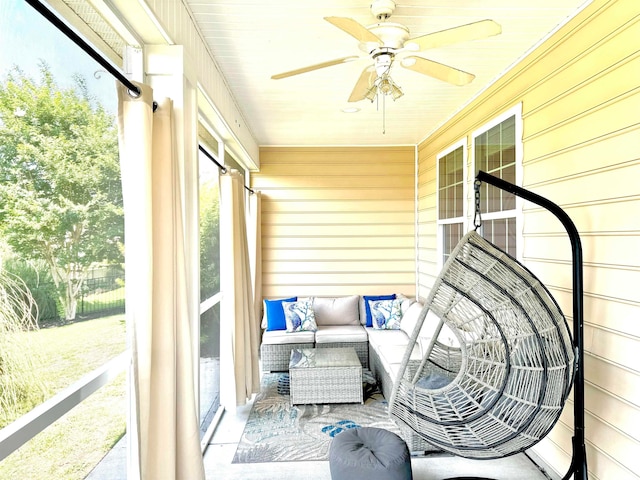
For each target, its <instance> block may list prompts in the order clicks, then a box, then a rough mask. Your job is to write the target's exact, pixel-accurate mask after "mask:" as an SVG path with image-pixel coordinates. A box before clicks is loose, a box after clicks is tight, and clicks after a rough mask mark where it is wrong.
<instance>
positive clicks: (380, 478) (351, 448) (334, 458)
mask: <svg viewBox="0 0 640 480" xmlns="http://www.w3.org/2000/svg"><path fill="white" fill-rule="evenodd" d="M329 469H330V471H331V479H332V480H412V479H413V474H412V473H411V456H410V454H409V449H408V448H407V444H406V443H404V440H402V439H401V438H400V437H399V436H398V435H396V434H395V433H393V432H390V431H388V430H383V429H381V428H373V427H362V428H354V429H351V430H346V431H344V432H342V433H340V434H338V435H336V436H335V437H334V439H333V441H332V442H331V447H330V448H329Z"/></svg>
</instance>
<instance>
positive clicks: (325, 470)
mask: <svg viewBox="0 0 640 480" xmlns="http://www.w3.org/2000/svg"><path fill="white" fill-rule="evenodd" d="M250 411H251V404H247V405H245V406H243V407H238V409H237V411H236V412H235V413H234V412H225V413H224V415H223V416H222V419H221V421H220V423H219V425H218V427H217V429H216V431H215V433H214V435H213V438H212V439H211V441H210V443H209V446H208V448H207V451H206V453H205V456H204V465H205V471H206V476H207V480H268V479H274V480H275V479H277V480H330V479H331V474H330V472H329V462H328V461H324V462H271V463H247V464H233V463H231V461H232V459H233V456H234V454H235V452H236V448H237V446H238V442H239V440H240V437H241V436H242V432H243V431H244V426H245V423H246V421H247V418H248V417H249V412H250ZM411 467H412V470H413V478H414V480H443V479H447V478H452V477H471V476H476V477H477V476H484V477H486V478H490V479H494V480H547V479H549V478H551V477H549V476H547V475H546V474H545V473H544V472H542V471H541V470H540V469H539V468H538V466H537V465H536V464H534V463H533V461H531V459H530V458H529V457H527V456H526V455H525V454H522V453H521V454H518V455H514V456H511V457H508V458H503V459H499V460H467V459H463V458H458V457H454V456H448V455H432V456H426V457H417V456H414V457H412V459H411Z"/></svg>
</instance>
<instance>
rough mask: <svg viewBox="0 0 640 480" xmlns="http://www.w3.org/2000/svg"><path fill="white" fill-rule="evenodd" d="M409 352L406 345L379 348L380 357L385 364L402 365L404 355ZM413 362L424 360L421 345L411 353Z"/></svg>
mask: <svg viewBox="0 0 640 480" xmlns="http://www.w3.org/2000/svg"><path fill="white" fill-rule="evenodd" d="M406 351H407V346H406V345H404V346H403V345H380V346H379V347H378V350H377V352H378V357H380V361H381V362H382V363H383V364H389V365H394V364H398V365H399V364H401V363H402V359H403V358H404V353H405V352H406ZM410 359H411V360H418V361H420V360H422V349H421V348H420V346H419V345H415V346H414V347H413V351H412V352H411V358H410Z"/></svg>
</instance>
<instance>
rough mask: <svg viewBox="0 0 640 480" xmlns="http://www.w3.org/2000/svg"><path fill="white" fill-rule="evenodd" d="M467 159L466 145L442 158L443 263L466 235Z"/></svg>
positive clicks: (439, 172) (440, 231)
mask: <svg viewBox="0 0 640 480" xmlns="http://www.w3.org/2000/svg"><path fill="white" fill-rule="evenodd" d="M464 158H465V148H464V145H463V144H459V145H457V146H454V147H452V149H450V151H449V152H448V153H444V154H443V155H441V156H440V157H438V164H437V176H438V186H437V189H438V198H437V205H438V235H439V241H438V248H439V249H440V255H439V258H440V259H441V260H442V264H443V265H444V263H445V262H446V261H447V258H449V255H450V254H451V251H452V250H453V249H454V247H455V246H456V245H457V243H458V242H459V241H460V239H461V238H462V236H463V235H464V185H465V178H464V177H465V175H464Z"/></svg>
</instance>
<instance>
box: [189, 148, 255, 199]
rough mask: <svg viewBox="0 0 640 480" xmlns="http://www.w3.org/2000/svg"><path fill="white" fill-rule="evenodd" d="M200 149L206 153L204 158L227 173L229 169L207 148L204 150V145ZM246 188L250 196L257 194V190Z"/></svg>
mask: <svg viewBox="0 0 640 480" xmlns="http://www.w3.org/2000/svg"><path fill="white" fill-rule="evenodd" d="M198 149H199V150H200V151H201V152H202V153H204V156H205V157H207V158H208V159H209V160H211V161H212V162H213V163H215V164H216V165H217V167H218V168H219V169H220V170H222V173H227V171H228V170H227V167H225V166H224V165H222V164H221V163H220V162H218V160H216V159H215V157H214V156H213V155H211V154H210V153H209V152H208V151H207V149H206V148H204V147H203V146H202V145H198ZM244 188H245V189H246V190H248V191H249V193H250V194H254V193H256V192H255V190H253V189H252V188H249V187H247V186H246V185H244Z"/></svg>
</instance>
